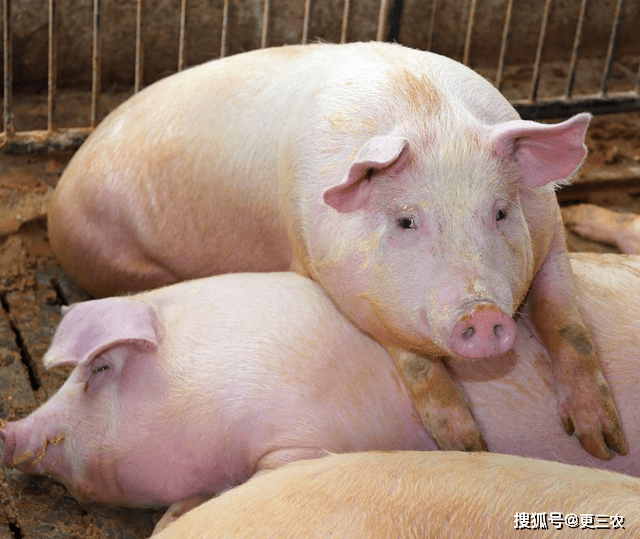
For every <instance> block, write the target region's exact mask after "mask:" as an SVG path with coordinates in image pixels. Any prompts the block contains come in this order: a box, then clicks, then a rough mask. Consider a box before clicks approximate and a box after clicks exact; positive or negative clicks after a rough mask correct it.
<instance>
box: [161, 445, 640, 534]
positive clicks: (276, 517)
mask: <svg viewBox="0 0 640 539" xmlns="http://www.w3.org/2000/svg"><path fill="white" fill-rule="evenodd" d="M639 511H640V480H638V479H637V478H632V477H627V476H624V475H622V474H617V473H613V472H606V471H603V470H590V469H587V468H580V467H578V466H569V465H567V464H561V463H558V462H545V461H541V460H536V459H525V458H522V457H514V456H508V455H497V454H490V453H475V454H469V453H461V452H459V451H440V452H431V453H427V452H424V451H423V452H416V451H398V452H385V453H379V452H374V451H371V452H368V453H352V454H349V455H330V456H327V457H325V458H322V459H318V460H314V461H308V460H307V461H301V462H296V463H294V464H289V465H287V466H285V467H284V468H281V469H280V470H278V471H276V472H273V473H271V474H269V475H267V476H263V477H256V478H255V479H252V480H251V481H249V482H248V483H246V484H245V485H242V486H240V487H237V488H234V489H232V490H230V491H229V492H225V493H224V494H222V495H221V496H219V497H218V498H216V499H214V500H211V501H209V502H207V503H206V504H203V505H201V506H200V507H198V508H197V509H194V510H193V511H190V512H189V513H187V514H186V515H184V516H183V517H181V518H180V519H178V521H177V522H176V523H175V524H172V525H171V526H169V528H168V529H166V530H164V531H163V532H162V533H161V534H159V535H157V536H156V537H157V539H214V538H222V537H233V538H234V539H276V538H277V539H299V538H304V539H325V538H327V537H331V538H333V539H346V538H354V537H363V538H364V537H366V538H367V539H389V538H394V539H416V538H418V537H420V538H429V537H438V538H443V539H444V538H451V539H453V538H471V537H491V538H500V539H509V538H513V539H521V538H522V537H551V536H553V535H554V534H555V535H556V536H561V537H575V538H581V537H587V536H588V537H598V538H603V537H624V538H631V537H640V522H639V521H638V518H637V515H638V512H639ZM532 513H534V514H536V516H535V517H532V516H531V514H532ZM541 515H544V521H543V520H542V516H541ZM581 515H591V517H592V521H589V520H588V518H589V517H588V516H587V517H581ZM581 518H583V520H580V519H581ZM574 519H575V520H574ZM543 523H544V525H545V526H544V527H543ZM589 528H591V529H589ZM534 530H535V531H534Z"/></svg>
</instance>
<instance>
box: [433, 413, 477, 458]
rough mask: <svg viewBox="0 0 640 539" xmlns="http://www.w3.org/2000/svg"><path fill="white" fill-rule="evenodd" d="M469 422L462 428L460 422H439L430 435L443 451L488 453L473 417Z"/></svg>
mask: <svg viewBox="0 0 640 539" xmlns="http://www.w3.org/2000/svg"><path fill="white" fill-rule="evenodd" d="M470 421H471V423H470V424H469V423H467V425H466V428H463V427H462V426H461V425H462V424H461V423H460V422H457V421H455V422H453V421H448V420H441V421H439V422H438V424H437V427H436V429H435V430H434V431H433V432H431V435H432V436H433V437H434V438H435V440H436V442H437V444H438V447H439V448H440V449H441V450H443V451H489V448H488V446H487V442H485V441H484V438H483V437H482V434H481V433H480V430H479V429H478V426H477V425H476V423H475V421H474V419H473V417H471V418H470ZM427 430H428V429H427Z"/></svg>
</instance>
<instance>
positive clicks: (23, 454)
mask: <svg viewBox="0 0 640 539" xmlns="http://www.w3.org/2000/svg"><path fill="white" fill-rule="evenodd" d="M26 421H27V420H26V419H22V420H18V421H9V422H5V421H0V438H2V440H3V441H4V449H3V456H2V462H3V464H4V465H5V466H6V467H7V468H18V469H19V470H21V471H23V472H25V473H34V474H38V473H48V472H50V473H52V474H56V473H59V472H61V469H62V467H63V466H62V462H61V459H60V458H59V457H60V455H59V454H58V453H59V447H56V446H59V445H60V444H61V443H62V442H63V441H64V435H63V434H60V435H58V436H50V437H47V436H46V435H45V434H44V433H43V432H39V431H34V429H33V426H32V425H31V424H25V422H26Z"/></svg>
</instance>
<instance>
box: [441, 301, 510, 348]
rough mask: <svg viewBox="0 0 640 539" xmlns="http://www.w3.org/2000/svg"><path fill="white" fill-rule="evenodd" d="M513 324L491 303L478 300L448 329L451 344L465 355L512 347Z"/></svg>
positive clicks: (508, 317)
mask: <svg viewBox="0 0 640 539" xmlns="http://www.w3.org/2000/svg"><path fill="white" fill-rule="evenodd" d="M516 334H517V331H516V324H515V322H514V321H513V319H512V318H511V317H510V316H508V315H507V314H505V313H504V312H503V311H502V310H501V309H500V308H499V307H497V306H496V305H495V304H493V303H488V302H479V303H476V304H474V305H473V306H472V307H470V308H469V309H467V310H466V311H465V312H464V313H463V314H462V315H461V316H460V318H459V319H458V321H457V323H456V324H455V326H454V328H453V331H452V333H451V338H450V339H451V340H450V346H451V349H452V350H453V351H454V352H455V353H456V354H458V355H460V356H462V357H463V358H467V359H482V358H487V357H492V356H498V355H501V354H504V353H506V352H508V351H509V350H511V348H512V347H513V345H514V343H515V341H516Z"/></svg>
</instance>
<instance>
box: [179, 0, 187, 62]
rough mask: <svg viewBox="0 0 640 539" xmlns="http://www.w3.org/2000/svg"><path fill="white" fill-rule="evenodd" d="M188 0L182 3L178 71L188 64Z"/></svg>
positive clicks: (182, 0)
mask: <svg viewBox="0 0 640 539" xmlns="http://www.w3.org/2000/svg"><path fill="white" fill-rule="evenodd" d="M186 42H187V0H181V2H180V45H179V48H178V71H182V70H183V69H184V68H185V66H186V64H187V48H186V46H185V44H186Z"/></svg>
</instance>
